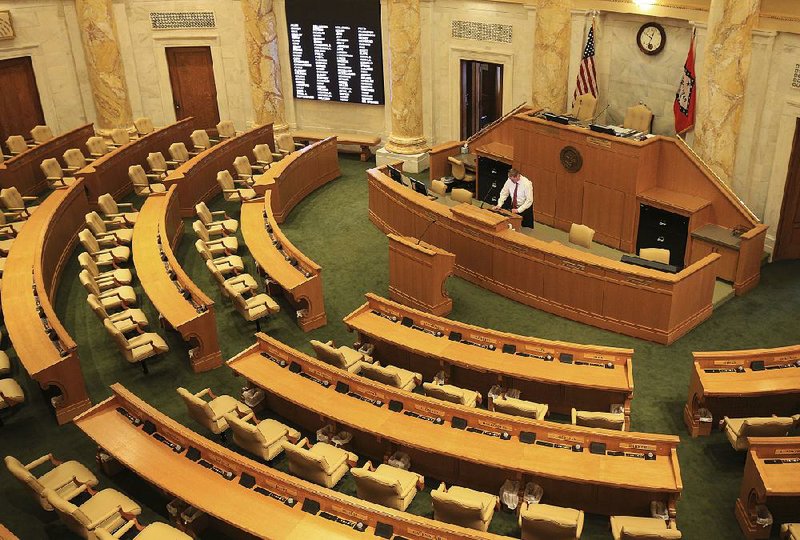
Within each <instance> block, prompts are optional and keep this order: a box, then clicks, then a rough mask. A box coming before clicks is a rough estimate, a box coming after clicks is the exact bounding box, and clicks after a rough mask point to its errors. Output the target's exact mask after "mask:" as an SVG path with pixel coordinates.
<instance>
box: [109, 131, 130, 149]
mask: <svg viewBox="0 0 800 540" xmlns="http://www.w3.org/2000/svg"><path fill="white" fill-rule="evenodd" d="M129 142H131V135H130V133H128V130H127V129H124V128H114V129H112V130H111V144H112V145H113V146H122V145H125V144H128V143H129Z"/></svg>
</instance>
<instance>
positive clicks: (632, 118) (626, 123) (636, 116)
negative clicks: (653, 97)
mask: <svg viewBox="0 0 800 540" xmlns="http://www.w3.org/2000/svg"><path fill="white" fill-rule="evenodd" d="M652 122H653V112H652V111H651V110H650V109H648V108H647V105H644V104H642V103H639V104H638V105H634V106H633V107H628V110H627V111H626V112H625V120H623V122H622V127H625V128H629V129H635V130H636V131H641V132H642V133H650V125H651V124H652Z"/></svg>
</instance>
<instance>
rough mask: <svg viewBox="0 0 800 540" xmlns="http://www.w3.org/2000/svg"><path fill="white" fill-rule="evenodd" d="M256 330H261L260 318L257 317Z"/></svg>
mask: <svg viewBox="0 0 800 540" xmlns="http://www.w3.org/2000/svg"><path fill="white" fill-rule="evenodd" d="M256 332H261V324H260V323H259V319H256Z"/></svg>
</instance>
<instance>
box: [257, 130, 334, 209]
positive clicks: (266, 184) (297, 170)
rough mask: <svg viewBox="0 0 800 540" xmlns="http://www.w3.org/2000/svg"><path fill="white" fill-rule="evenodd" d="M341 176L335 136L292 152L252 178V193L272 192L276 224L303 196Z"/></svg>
mask: <svg viewBox="0 0 800 540" xmlns="http://www.w3.org/2000/svg"><path fill="white" fill-rule="evenodd" d="M341 175H342V173H341V171H340V170H339V154H338V153H337V148H336V137H328V138H327V139H325V140H322V141H319V142H316V143H314V144H310V145H308V146H306V147H304V148H301V149H300V150H296V151H295V152H292V153H291V154H289V155H288V156H286V157H284V158H283V159H282V160H280V161H278V162H277V163H275V164H273V165H272V166H271V167H270V168H269V169H267V170H266V171H264V174H262V175H259V176H258V177H256V185H255V186H254V188H255V190H256V193H258V194H259V195H263V194H264V193H265V192H266V191H272V213H273V215H274V216H275V220H276V221H277V222H278V223H283V222H284V221H285V220H286V216H288V215H289V212H291V211H292V208H294V207H295V205H297V203H299V202H300V201H302V200H303V198H304V197H305V196H306V195H308V194H309V193H311V192H312V191H314V190H315V189H317V188H320V187H322V186H323V185H325V184H327V183H328V182H330V181H331V180H334V179H335V178H339V177H340V176H341Z"/></svg>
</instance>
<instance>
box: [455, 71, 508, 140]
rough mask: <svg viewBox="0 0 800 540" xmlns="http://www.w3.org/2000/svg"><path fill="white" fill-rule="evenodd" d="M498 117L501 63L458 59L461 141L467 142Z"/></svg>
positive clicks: (501, 107) (499, 114)
mask: <svg viewBox="0 0 800 540" xmlns="http://www.w3.org/2000/svg"><path fill="white" fill-rule="evenodd" d="M502 115H503V66H502V64H491V63H489V62H478V61H476V60H462V61H461V139H462V140H466V139H468V138H469V137H471V136H472V135H474V134H475V133H477V132H478V131H480V130H481V129H483V128H484V127H486V126H488V125H489V124H491V123H492V122H494V121H495V120H497V119H498V118H500V117H501V116H502Z"/></svg>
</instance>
